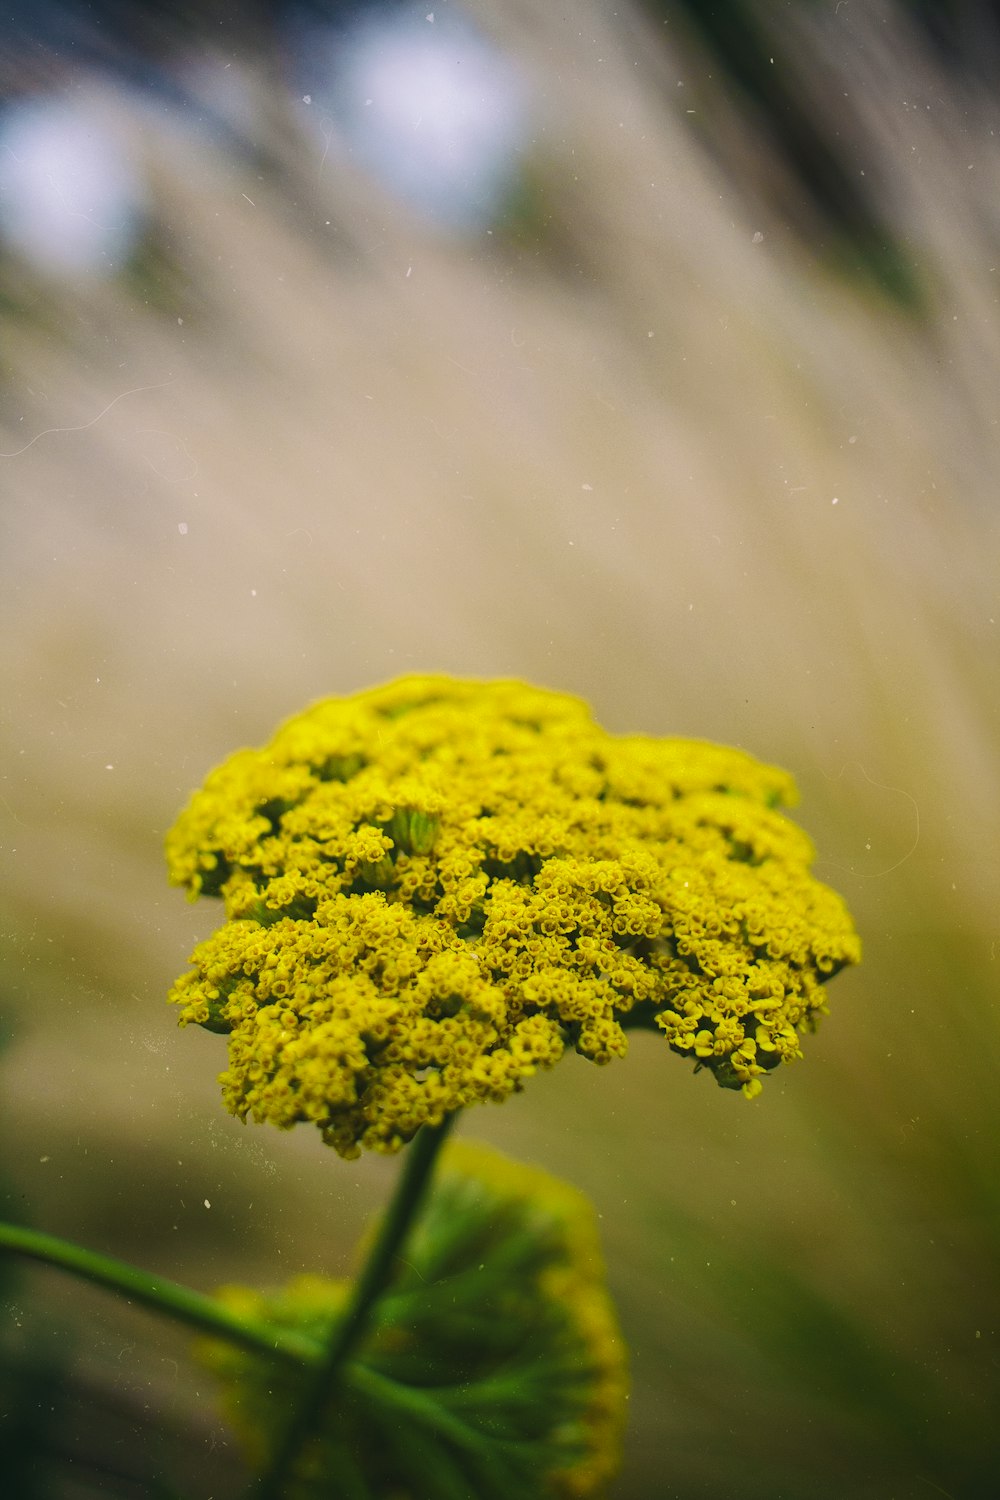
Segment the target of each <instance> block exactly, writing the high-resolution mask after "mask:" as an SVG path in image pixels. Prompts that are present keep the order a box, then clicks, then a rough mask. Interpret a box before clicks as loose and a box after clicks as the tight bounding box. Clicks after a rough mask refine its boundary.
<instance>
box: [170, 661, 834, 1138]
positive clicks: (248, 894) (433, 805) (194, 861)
mask: <svg viewBox="0 0 1000 1500" xmlns="http://www.w3.org/2000/svg"><path fill="white" fill-rule="evenodd" d="M794 795H795V790H794V785H793V783H792V780H791V778H790V777H789V776H788V775H787V774H786V773H785V772H784V771H781V770H778V769H776V768H775V767H772V766H766V765H762V764H760V763H759V762H758V761H755V760H754V759H753V758H752V757H751V756H749V755H746V754H744V753H743V752H742V751H739V750H731V749H726V748H724V747H722V746H719V745H712V744H706V743H702V742H699V741H692V740H680V739H664V740H656V739H650V738H646V737H644V736H639V735H629V736H616V735H611V734H608V733H607V732H606V731H605V730H603V729H601V728H600V726H599V725H597V724H595V723H594V721H593V719H592V717H591V715H590V713H589V711H588V709H587V707H586V705H585V704H584V703H582V702H581V701H580V700H579V699H576V698H572V697H569V696H567V695H565V694H562V693H554V692H546V691H543V690H541V689H538V688H533V687H529V686H526V685H525V684H523V683H519V682H473V681H460V680H454V679H451V678H446V677H407V678H402V679H400V680H399V681H397V682H393V683H389V684H388V685H386V686H384V687H381V688H376V689H373V690H372V691H370V692H365V693H360V694H357V695H355V696H353V697H349V698H331V699H327V700H325V701H323V702H321V703H317V704H315V705H314V706H313V707H311V708H309V709H307V710H306V711H305V712H304V713H301V714H298V715H296V717H294V718H292V719H290V720H289V721H288V722H287V723H286V724H284V725H283V726H282V727H281V728H280V729H279V730H278V732H277V733H276V734H275V736H274V738H273V739H272V740H271V741H270V743H269V744H268V745H266V746H264V748H263V749H261V750H241V751H238V752H237V753H236V754H235V755H233V756H231V757H230V759H229V760H227V761H226V762H225V763H224V764H223V765H222V766H220V767H218V768H217V769H216V770H215V771H213V772H212V773H211V774H210V775H209V777H208V779H207V780H206V782H205V786H204V787H203V789H202V790H201V791H199V792H197V793H195V795H194V796H193V798H192V799H191V802H190V803H189V805H188V807H187V808H186V810H185V811H184V812H183V813H182V815H181V817H180V818H179V819H178V821H177V823H176V825H175V827H174V828H173V829H172V830H171V832H170V834H169V835H168V838H167V856H168V862H169V866H170V874H171V878H172V880H173V881H174V882H175V883H176V884H179V885H184V886H187V888H188V890H189V892H190V893H191V895H192V897H194V896H197V895H198V894H207V895H214V896H221V897H222V899H223V900H224V902H225V907H226V913H227V918H228V920H227V921H226V923H225V925H224V926H223V927H222V928H220V930H219V931H218V932H217V933H216V934H215V935H214V936H213V937H211V938H210V939H209V940H208V941H207V942H205V943H202V944H201V945H200V946H199V948H198V949H197V950H196V952H195V953H194V955H193V958H192V962H193V964H194V968H193V970H192V971H191V972H190V973H188V974H186V975H185V976H184V977H183V978H181V979H180V980H179V981H178V983H177V984H176V985H175V986H174V989H173V991H172V994H171V998H172V999H173V1000H174V1001H176V1002H177V1003H179V1004H180V1005H181V1006H182V1013H181V1020H182V1023H183V1022H189V1021H194V1022H198V1023H199V1024H201V1025H203V1026H207V1027H208V1028H209V1029H212V1030H217V1031H221V1032H225V1033H228V1035H229V1067H228V1069H227V1071H226V1072H225V1073H224V1074H223V1075H222V1081H223V1086H224V1098H225V1101H226V1103H227V1105H228V1107H229V1108H230V1109H231V1110H232V1111H233V1112H234V1113H235V1114H237V1115H239V1116H240V1117H241V1118H244V1119H245V1118H246V1117H247V1116H248V1115H249V1116H252V1117H253V1118H254V1119H257V1120H270V1121H272V1122H273V1123H275V1124H278V1125H282V1126H290V1125H292V1124H294V1123H296V1122H297V1121H300V1120H312V1121H314V1122H315V1123H316V1124H317V1125H318V1126H319V1127H320V1129H321V1130H322V1132H323V1135H324V1138H325V1139H326V1140H327V1141H328V1142H329V1143H330V1144H332V1145H333V1146H334V1147H335V1148H336V1149H337V1150H338V1151H339V1152H340V1153H341V1154H342V1155H344V1156H353V1155H357V1153H358V1151H359V1150H360V1149H361V1148H362V1147H367V1148H372V1149H375V1150H382V1151H393V1150H396V1149H398V1148H399V1147H400V1146H401V1145H403V1144H404V1143H405V1142H406V1141H408V1140H409V1139H410V1138H411V1137H412V1136H413V1135H414V1134H415V1132H416V1131H417V1130H418V1129H419V1128H420V1126H421V1125H423V1124H427V1123H436V1122H438V1121H440V1120H441V1119H442V1118H443V1117H444V1116H445V1115H446V1114H448V1113H450V1112H452V1111H453V1110H456V1109H459V1108H461V1107H463V1106H464V1105H467V1104H471V1103H473V1102H475V1101H477V1100H485V1099H492V1100H498V1101H499V1100H502V1099H505V1098H506V1097H508V1096H509V1095H510V1094H511V1093H512V1092H514V1091H515V1090H517V1089H519V1088H520V1087H521V1086H522V1084H523V1083H524V1080H525V1079H526V1078H528V1077H530V1076H531V1075H532V1074H534V1073H535V1072H537V1071H538V1070H539V1069H542V1068H548V1067H551V1066H552V1065H553V1064H554V1063H555V1062H557V1061H558V1060H559V1058H560V1057H561V1055H562V1053H563V1051H564V1050H565V1048H566V1047H573V1048H575V1049H576V1050H577V1051H578V1052H581V1053H582V1054H583V1055H584V1056H586V1057H588V1058H590V1059H591V1060H593V1061H594V1062H598V1063H605V1062H608V1061H610V1059H611V1058H613V1057H620V1056H622V1055H623V1054H624V1052H625V1050H626V1046H627V1041H626V1036H625V1029H626V1028H627V1027H635V1026H649V1025H655V1026H657V1027H659V1028H660V1029H661V1030H662V1031H663V1032H664V1034H665V1035H666V1038H667V1040H668V1043H669V1045H670V1046H671V1047H672V1048H673V1050H674V1051H676V1052H678V1053H680V1054H681V1055H687V1056H691V1057H693V1059H694V1061H695V1065H696V1067H699V1068H707V1069H709V1070H711V1071H712V1072H713V1073H714V1075H715V1077H716V1079H717V1081H718V1082H719V1083H721V1084H722V1085H724V1086H725V1087H727V1088H742V1089H743V1091H744V1093H746V1094H748V1095H749V1096H751V1097H752V1096H753V1095H754V1094H755V1093H757V1092H758V1091H759V1087H760V1082H759V1080H760V1078H761V1077H762V1076H763V1075H764V1074H765V1073H766V1072H767V1071H768V1070H769V1069H771V1068H772V1067H775V1066H777V1065H778V1064H779V1063H781V1062H785V1061H788V1060H791V1059H793V1058H794V1057H796V1056H797V1055H798V1052H799V1044H798V1039H799V1037H800V1035H801V1034H802V1033H803V1032H805V1031H808V1030H810V1029H812V1027H813V1026H814V1024H815V1022H816V1020H817V1018H818V1017H819V1016H820V1015H821V1014H822V1013H823V1012H824V1011H825V1008H826V1006H825V996H824V992H823V988H822V985H823V983H824V982H825V980H827V979H829V978H830V977H831V976H832V975H833V974H835V973H836V972H837V970H838V969H840V968H842V967H843V966H844V965H845V964H849V963H854V962H857V960H858V958H859V957H860V948H859V943H858V939H857V936H856V934H855V932H854V928H853V926H852V924H851V920H850V917H849V916H848V914H847V912H846V910H845V908H844V905H843V903H842V902H841V900H840V898H839V897H838V896H836V895H835V894H834V893H833V892H832V891H830V890H829V889H828V888H827V887H826V886H823V885H821V884H820V883H819V882H818V881H816V880H815V879H813V877H812V876H811V874H810V872H809V870H810V864H811V862H812V859H813V850H812V845H811V844H810V842H809V840H808V838H807V837H806V835H805V834H804V833H803V832H802V831H801V830H800V829H799V828H797V827H796V826H795V824H793V823H791V822H790V821H789V820H788V819H787V818H786V817H785V816H784V814H783V813H782V812H781V811H779V809H780V807H781V806H782V805H788V804H790V803H791V802H792V801H793V800H794Z"/></svg>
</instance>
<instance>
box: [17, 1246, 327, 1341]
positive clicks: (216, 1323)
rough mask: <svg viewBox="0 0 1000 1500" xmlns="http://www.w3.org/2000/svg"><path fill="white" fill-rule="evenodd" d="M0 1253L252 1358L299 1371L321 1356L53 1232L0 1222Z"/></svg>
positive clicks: (288, 1333)
mask: <svg viewBox="0 0 1000 1500" xmlns="http://www.w3.org/2000/svg"><path fill="white" fill-rule="evenodd" d="M0 1250H11V1251H13V1252H14V1253H15V1254H16V1255H24V1256H27V1257H28V1258H29V1259H30V1260H38V1261H41V1262H42V1263H43V1264H44V1265H48V1266H57V1267H58V1268H59V1269H60V1270H62V1271H69V1272H71V1273H72V1275H74V1276H80V1277H82V1278H83V1280H84V1281H91V1282H93V1283H94V1285H95V1286H103V1287H107V1288H109V1289H110V1290H111V1291H114V1292H120V1293H121V1294H122V1295H123V1296H124V1297H126V1298H128V1300H129V1301H131V1302H138V1303H139V1304H140V1305H141V1306H142V1307H148V1308H149V1309H150V1310H151V1311H152V1312H157V1313H161V1314H163V1316H165V1317H168V1318H176V1319H177V1320H178V1321H179V1322H181V1323H187V1324H188V1325H189V1327H191V1328H197V1329H199V1330H200V1331H201V1332H202V1333H207V1334H212V1335H214V1336H215V1337H217V1338H223V1339H227V1340H228V1341H229V1342H230V1343H231V1344H239V1345H241V1346H242V1347H243V1348H244V1349H249V1350H251V1351H252V1352H253V1353H254V1354H267V1355H269V1356H270V1357H271V1358H273V1359H279V1360H281V1361H282V1362H284V1363H286V1364H293V1365H297V1366H300V1367H301V1366H302V1365H312V1366H315V1365H316V1364H317V1362H318V1361H319V1360H320V1359H321V1358H322V1357H323V1350H322V1347H321V1346H320V1345H319V1344H317V1342H316V1340H315V1339H312V1338H309V1337H307V1336H306V1335H304V1334H301V1333H296V1332H294V1331H293V1330H292V1329H288V1328H276V1327H275V1326H274V1325H273V1324H270V1323H258V1322H255V1321H254V1320H253V1319H247V1318H242V1317H239V1316H238V1315H237V1314H236V1313H233V1312H230V1311H229V1309H228V1308H227V1307H224V1306H223V1304H222V1303H221V1302H218V1301H216V1299H215V1298H214V1297H206V1296H204V1295H203V1294H202V1293H201V1292H192V1291H190V1290H189V1289H188V1288H187V1287H186V1286H180V1285H179V1284H178V1283H177V1282H176V1281H168V1280H167V1279H166V1277H164V1276H151V1275H150V1274H149V1272H147V1271H140V1270H139V1269H138V1268H137V1267H136V1266H130V1265H129V1264H128V1262H127V1261H124V1260H116V1259H115V1258H114V1257H113V1256H110V1255H99V1254H98V1253H97V1251H95V1250H85V1249H84V1248H83V1246H82V1245H73V1244H71V1243H70V1242H69V1241H68V1240H63V1239H60V1238H59V1237H58V1236H57V1235H54V1234H43V1233H42V1232H41V1231H40V1230H38V1229H25V1228H24V1227H23V1226H22V1225H20V1224H3V1223H0Z"/></svg>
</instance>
